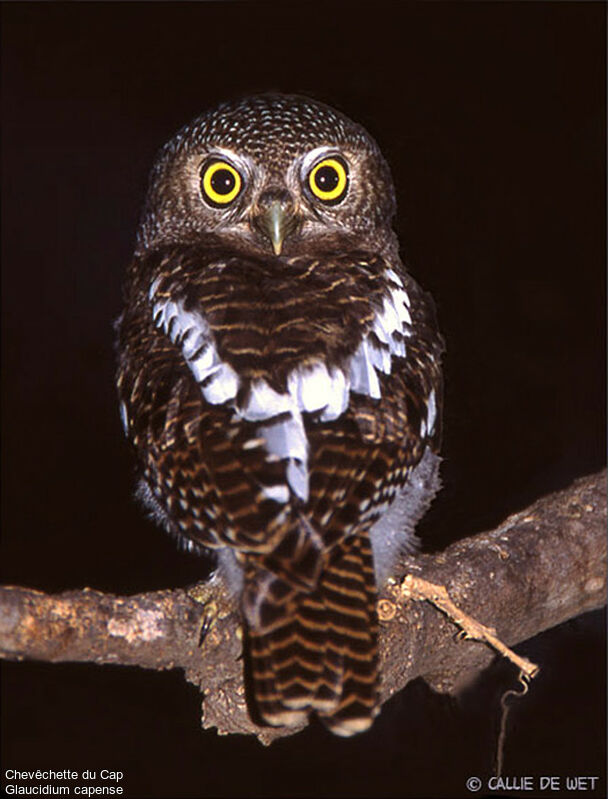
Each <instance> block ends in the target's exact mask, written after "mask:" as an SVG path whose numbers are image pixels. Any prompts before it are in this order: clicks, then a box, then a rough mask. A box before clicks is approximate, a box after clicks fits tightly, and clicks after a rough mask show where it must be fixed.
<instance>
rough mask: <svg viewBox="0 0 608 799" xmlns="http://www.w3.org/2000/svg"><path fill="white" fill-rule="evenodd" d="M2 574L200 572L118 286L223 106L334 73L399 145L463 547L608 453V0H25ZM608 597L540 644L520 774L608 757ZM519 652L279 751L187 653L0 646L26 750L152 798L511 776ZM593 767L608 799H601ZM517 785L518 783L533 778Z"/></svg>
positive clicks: (10, 745)
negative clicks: (498, 773) (607, 189)
mask: <svg viewBox="0 0 608 799" xmlns="http://www.w3.org/2000/svg"><path fill="white" fill-rule="evenodd" d="M2 15H3V204H2V214H3V217H2V223H3V224H2V238H3V295H2V308H3V320H2V324H3V338H2V353H3V366H2V372H3V394H2V456H3V474H2V477H3V496H2V499H3V502H2V521H3V571H4V574H3V580H4V582H10V583H16V584H23V585H28V586H32V587H35V588H40V589H43V590H47V591H56V590H63V589H68V588H79V587H82V586H85V585H88V586H92V587H95V588H98V589H103V590H107V591H112V592H124V593H127V592H136V591H143V590H146V589H156V588H162V587H172V586H176V585H186V584H189V583H191V582H193V581H194V580H196V579H197V578H199V577H200V576H201V574H202V573H203V570H204V566H203V564H202V563H201V562H200V561H198V560H196V559H194V558H191V557H188V556H186V555H182V554H180V553H178V552H176V551H175V548H174V546H173V542H172V541H170V540H168V539H166V538H165V537H164V536H163V535H162V534H161V533H160V532H158V531H157V530H156V529H154V528H153V527H152V526H151V524H150V523H149V522H147V521H146V520H145V519H144V518H143V517H142V514H141V512H140V511H139V509H138V507H137V506H136V505H135V503H134V502H133V499H132V496H131V491H132V474H131V462H130V458H129V453H128V450H127V447H126V444H125V442H124V441H123V438H122V430H121V426H120V422H119V418H118V413H117V408H116V398H115V390H114V384H113V373H114V353H113V332H112V327H111V323H112V320H113V319H114V318H115V317H116V316H117V315H118V313H119V312H120V308H121V282H122V276H123V271H124V268H125V266H126V264H127V263H128V261H129V258H130V254H131V251H132V247H133V242H134V232H135V228H136V225H137V221H138V213H139V208H140V205H141V202H142V199H143V195H144V192H145V186H146V180H147V172H148V170H149V168H150V165H151V163H152V161H153V159H154V155H155V153H156V151H157V150H158V148H159V147H160V146H161V145H162V144H163V142H164V141H165V140H166V139H167V138H169V137H170V136H171V135H172V134H173V133H174V132H175V131H176V130H177V128H178V127H180V126H181V125H182V124H183V123H185V122H186V121H188V120H189V119H190V118H192V117H193V116H196V115H197V114H199V113H200V112H201V111H203V110H204V109H206V108H207V107H209V106H210V105H213V104H215V103H216V102H218V101H220V100H224V99H228V98H231V97H237V96H241V95H244V94H248V93H251V92H256V91H265V90H280V91H286V92H297V93H301V94H307V95H310V96H313V97H316V98H317V99H319V100H322V101H324V102H327V103H329V104H330V105H334V106H336V107H337V108H339V109H340V110H342V111H344V112H345V113H347V114H348V115H349V116H351V117H352V118H354V119H356V120H357V121H359V122H361V123H362V124H363V125H364V126H365V127H367V128H368V130H369V131H370V132H371V133H372V135H374V136H375V138H376V139H377V140H378V142H379V144H380V146H381V148H382V150H383V152H384V153H385V155H386V157H387V159H388V161H389V163H390V164H391V166H392V169H393V173H394V177H395V182H396V186H397V195H398V202H399V214H398V219H397V222H396V225H397V229H398V231H399V234H400V240H401V242H402V247H403V254H404V257H405V258H406V259H407V261H408V263H409V264H410V268H411V271H412V272H413V274H414V275H415V276H416V278H417V279H418V280H419V281H420V283H421V284H422V285H423V286H424V287H425V288H427V289H429V290H430V291H431V292H432V293H433V295H434V297H435V300H436V303H437V307H438V313H439V319H440V323H441V327H442V329H443V331H444V333H445V336H446V339H447V344H448V353H447V357H446V362H445V367H446V413H445V443H444V455H445V458H446V460H445V464H444V470H443V475H444V483H445V488H444V491H443V492H442V494H441V496H440V498H439V499H438V500H437V502H436V504H435V506H434V508H433V510H432V512H431V514H430V516H429V518H428V519H427V520H426V521H425V523H424V525H423V531H424V535H425V541H426V542H427V546H429V547H440V546H441V545H442V544H444V543H445V542H447V541H448V540H450V539H452V538H458V537H461V536H463V535H467V534H469V533H471V532H474V531H477V530H480V529H483V528H485V527H488V526H490V525H492V524H494V523H497V522H498V521H500V520H501V519H502V518H503V517H504V515H506V514H507V513H509V512H512V511H514V510H517V509H520V508H521V507H523V506H525V504H526V503H527V502H528V501H530V500H532V499H534V498H536V497H538V496H539V495H541V494H542V493H544V492H546V491H547V490H552V489H557V488H560V487H563V486H565V485H567V484H568V483H569V482H570V481H571V480H572V479H573V478H574V477H577V476H579V475H582V474H585V473H588V472H591V471H593V470H595V469H597V468H599V467H600V466H601V465H602V464H603V462H604V405H605V403H604V383H605V374H604V296H605V293H604V269H605V202H604V186H605V100H604V97H605V77H604V74H605V44H604V36H605V6H604V4H601V3H592V4H585V3H574V4H570V3H542V4H536V3H487V4H474V3H471V4H461V3H451V4H443V3H419V4H413V5H409V4H406V3H397V2H394V3H393V2H388V3H387V2H374V3H369V4H365V5H356V4H355V3H346V2H345V3H340V4H336V3H332V2H324V3H317V2H300V3H279V2H276V3H258V2H249V3H237V2H234V3H231V2H225V3H205V2H203V3H192V4H181V3H173V4H165V3H133V4H131V3H108V4H96V3H95V4H93V3H74V4H60V3H44V4H37V3H5V4H4V6H3V8H2ZM603 638H604V627H603V621H602V616H601V614H599V613H595V614H588V615H587V616H586V617H584V618H582V619H578V620H576V621H573V622H570V623H568V624H566V625H562V627H561V628H559V629H558V630H557V631H553V632H551V633H548V634H546V635H545V636H541V637H539V638H538V639H535V640H534V641H532V642H528V643H527V644H525V645H522V646H521V647H520V648H519V650H520V651H522V652H524V653H525V654H527V655H528V656H529V657H532V658H533V659H536V660H537V662H540V664H541V666H542V668H543V672H542V676H541V677H540V678H539V679H538V680H537V681H536V682H535V683H534V684H533V685H532V687H531V689H530V693H529V695H528V697H526V699H525V700H523V701H521V702H519V703H517V706H516V707H514V709H513V710H512V711H511V716H510V727H509V729H510V733H509V737H508V738H507V745H506V750H505V772H506V773H507V774H509V775H525V774H532V775H539V774H545V775H560V776H562V777H564V776H566V775H576V774H587V775H603V773H604V748H605V731H604V724H605V721H604V696H605V685H604V683H605V679H604V673H605V657H604V644H603ZM513 682H514V674H513V671H512V670H510V669H509V668H505V667H504V666H502V665H498V666H495V667H494V668H493V669H491V670H490V671H489V672H488V673H486V674H485V675H483V676H482V677H481V678H480V680H479V683H478V684H477V685H476V686H474V687H472V688H471V689H470V690H469V692H468V693H467V694H466V695H465V696H464V697H463V698H462V700H461V701H460V703H456V702H455V701H452V700H448V699H446V698H442V697H438V696H436V695H434V694H432V693H431V692H430V691H429V690H428V689H427V688H426V687H425V686H424V685H423V684H421V683H414V684H411V685H410V686H409V687H408V688H407V689H406V690H405V691H404V692H403V693H402V694H401V695H400V696H399V697H397V698H396V699H395V700H393V701H392V702H391V703H390V704H389V705H388V706H387V707H386V708H385V710H384V712H383V714H382V716H381V717H380V719H379V720H378V721H377V722H376V724H375V726H374V728H373V730H372V731H371V732H370V733H367V734H365V735H363V736H359V737H358V738H357V739H355V740H349V741H343V740H337V739H334V738H332V737H331V736H330V735H329V734H328V733H326V732H325V731H324V730H323V729H321V728H320V727H319V726H316V725H313V726H312V727H311V728H309V729H308V730H306V731H305V732H303V733H302V734H300V735H298V736H295V737H293V738H290V739H285V740H283V741H281V742H279V743H278V744H276V745H274V746H273V747H271V748H270V749H264V748H263V747H262V746H260V745H259V744H258V743H257V742H255V741H253V740H250V739H245V738H237V737H232V738H229V739H227V738H220V737H218V736H217V735H216V734H215V732H213V731H209V732H205V733H201V732H200V730H199V719H198V716H199V701H198V697H197V694H196V692H195V690H194V689H193V688H192V687H191V686H188V685H186V684H185V683H184V682H183V680H182V677H181V675H180V674H179V673H167V674H156V673H146V672H140V671H138V670H136V669H128V668H121V667H116V668H109V667H106V668H98V667H93V666H84V665H82V666H81V665H78V666H72V665H60V666H48V665H44V664H36V663H30V664H6V665H5V666H4V667H3V682H2V688H3V716H2V719H3V732H4V735H3V767H4V768H26V767H27V768H42V767H53V768H61V769H63V768H72V769H79V770H82V769H85V768H90V769H92V768H97V769H100V768H104V767H105V768H110V769H122V770H123V771H124V772H125V775H126V776H125V781H124V783H123V785H124V787H125V789H126V791H127V794H128V795H130V796H142V797H145V796H155V797H168V796H180V797H181V796H216V795H222V796H239V795H246V796H270V795H272V796H296V795H307V796H308V795H312V796H318V795H320V796H323V795H336V796H338V795H344V796H385V795H386V796H420V795H430V796H441V795H443V796H448V795H449V796H465V795H467V792H466V789H465V787H464V779H465V777H466V776H469V775H474V774H479V775H480V776H482V777H484V776H487V775H488V774H489V773H491V768H492V758H493V753H494V743H495V739H496V727H497V719H498V710H497V708H498V697H499V695H500V692H501V691H503V690H505V688H506V687H508V686H510V685H512V684H513ZM604 791H605V787H604V786H603V784H602V785H600V786H598V789H597V791H595V792H593V793H594V795H598V796H599V795H603V793H604ZM511 795H512V794H511Z"/></svg>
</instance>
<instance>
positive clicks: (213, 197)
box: [201, 161, 243, 208]
mask: <svg viewBox="0 0 608 799" xmlns="http://www.w3.org/2000/svg"><path fill="white" fill-rule="evenodd" d="M201 186H202V189H203V197H204V198H205V200H207V202H208V203H209V204H210V205H213V206H215V207H216V208H217V207H221V206H224V205H229V204H230V203H231V202H232V201H233V200H235V199H236V198H237V197H238V195H239V194H240V191H241V188H242V186H243V181H242V179H241V176H240V175H239V173H238V172H237V171H236V169H235V168H234V167H233V166H232V164H229V163H228V162H227V161H212V162H211V163H208V164H206V165H205V167H204V169H203V174H202V177H201Z"/></svg>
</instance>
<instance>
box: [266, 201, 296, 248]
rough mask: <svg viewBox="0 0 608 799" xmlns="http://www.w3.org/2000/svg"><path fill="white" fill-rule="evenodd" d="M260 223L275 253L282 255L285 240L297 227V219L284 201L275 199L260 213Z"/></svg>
mask: <svg viewBox="0 0 608 799" xmlns="http://www.w3.org/2000/svg"><path fill="white" fill-rule="evenodd" d="M258 224H259V227H260V229H261V230H262V232H263V233H264V235H265V236H268V238H269V239H270V242H271V244H272V249H273V251H274V254H275V255H280V254H281V250H282V249H283V241H284V240H285V237H286V236H288V235H289V234H290V233H291V232H292V230H293V229H294V228H295V227H296V224H297V220H296V218H295V216H294V214H293V212H292V211H291V210H288V209H287V208H286V207H285V204H284V203H282V202H280V201H279V200H275V201H274V202H272V203H271V204H270V205H269V206H268V208H267V209H266V210H265V211H264V212H263V213H262V214H261V215H260V217H259V218H258Z"/></svg>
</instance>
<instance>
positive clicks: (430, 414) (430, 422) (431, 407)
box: [426, 389, 437, 433]
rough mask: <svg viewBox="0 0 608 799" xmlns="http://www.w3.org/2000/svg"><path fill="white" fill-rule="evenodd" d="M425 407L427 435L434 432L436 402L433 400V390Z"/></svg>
mask: <svg viewBox="0 0 608 799" xmlns="http://www.w3.org/2000/svg"><path fill="white" fill-rule="evenodd" d="M426 407H427V414H426V425H427V428H428V431H429V433H432V432H433V431H434V430H435V421H436V419H437V401H436V399H435V389H433V390H432V391H431V393H430V394H429V398H428V400H427V403H426Z"/></svg>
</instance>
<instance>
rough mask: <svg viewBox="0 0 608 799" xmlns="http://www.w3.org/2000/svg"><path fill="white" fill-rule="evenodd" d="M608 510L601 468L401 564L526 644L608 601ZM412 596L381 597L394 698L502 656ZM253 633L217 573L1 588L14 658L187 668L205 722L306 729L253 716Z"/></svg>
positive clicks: (259, 730) (387, 686)
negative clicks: (116, 586) (43, 588)
mask: <svg viewBox="0 0 608 799" xmlns="http://www.w3.org/2000/svg"><path fill="white" fill-rule="evenodd" d="M605 517H606V473H605V472H600V473H598V474H595V475H592V476H589V477H585V478H581V479H579V480H577V481H576V482H575V483H573V484H572V485H571V486H570V487H569V488H567V489H566V490H563V491H560V492H557V493H554V494H551V495H548V496H546V497H543V498H541V499H539V500H538V501H537V502H535V503H534V504H533V505H531V506H530V507H529V508H527V509H525V510H524V511H522V512H519V513H516V514H514V515H512V516H510V517H509V518H508V519H506V521H505V522H504V523H503V524H501V525H500V526H499V527H498V528H497V529H495V530H492V531H489V532H484V533H480V534H478V535H475V536H472V537H470V538H467V539H464V540H462V541H459V542H457V543H455V544H453V545H452V546H450V547H448V548H447V549H446V550H445V551H443V552H441V553H439V554H432V555H431V554H419V555H415V556H411V557H409V558H407V559H405V560H404V563H403V569H402V574H405V575H408V574H411V575H413V576H415V577H421V578H424V580H427V581H429V582H431V583H434V584H436V585H443V586H445V587H446V588H447V590H448V592H449V595H450V597H451V599H452V600H453V602H454V603H455V604H456V605H457V606H458V607H459V608H460V609H462V610H463V611H464V612H466V613H468V614H469V615H471V616H472V617H474V618H475V619H476V620H478V621H480V622H482V623H483V624H486V625H488V626H490V627H492V628H494V629H495V630H496V631H497V634H498V636H499V638H500V639H501V640H502V641H503V642H504V643H506V644H508V645H514V644H516V643H519V642H521V641H525V640H526V639H528V638H530V637H532V636H534V635H536V634H538V633H540V632H542V631H543V630H546V629H548V628H550V627H553V626H555V625H557V624H560V623H561V622H563V621H566V620H567V619H569V618H572V617H574V616H577V615H579V614H581V613H584V612H585V611H589V610H592V609H594V608H598V607H601V606H602V605H603V604H604V603H605V585H606V536H605ZM410 585H411V582H410ZM408 597H411V594H409V593H408V582H407V579H406V580H403V581H401V580H394V581H392V582H391V584H389V585H388V586H387V587H386V589H385V590H384V591H383V593H382V596H381V598H380V602H379V615H380V619H381V638H380V648H381V664H382V665H381V668H382V700H383V701H385V700H386V699H388V698H389V697H390V696H392V695H393V694H394V693H395V692H397V691H399V690H400V689H401V688H403V687H404V686H405V685H406V683H408V682H409V681H410V680H412V679H414V678H415V677H423V678H424V679H425V680H426V681H427V682H429V683H430V684H431V685H432V686H433V687H434V688H436V689H437V690H440V691H443V692H447V691H454V690H457V689H458V688H459V687H460V686H461V685H463V684H464V683H466V682H467V681H468V680H469V679H471V678H472V677H473V676H475V675H476V674H477V673H478V672H479V670H480V669H482V668H484V667H485V666H486V665H487V664H488V663H489V662H490V660H491V659H492V658H493V657H494V653H493V652H492V650H491V649H490V648H489V647H488V646H486V645H484V644H481V643H477V642H470V641H464V640H462V639H461V637H459V636H457V635H455V632H456V628H455V627H454V624H453V623H452V622H451V621H449V620H448V619H447V618H446V616H445V615H443V614H442V613H440V612H439V611H438V610H437V609H436V608H435V607H432V606H431V605H430V604H429V603H428V602H420V601H412V600H411V598H408ZM242 637H243V636H242V629H241V626H240V620H239V614H238V610H237V607H236V602H235V600H234V599H233V598H231V597H230V596H229V594H228V593H227V591H226V589H225V587H224V585H223V584H222V583H221V582H219V581H218V580H212V581H210V582H208V583H202V584H199V585H195V586H192V587H191V588H189V589H180V590H173V591H157V592H149V593H146V594H137V595H134V596H125V597H120V596H112V595H109V594H103V593H100V592H98V591H94V590H91V589H89V588H85V589H83V590H81V591H69V592H65V593H62V594H57V595H48V594H44V593H41V592H39V591H32V590H29V589H26V588H20V587H12V586H7V587H4V588H1V589H0V654H1V656H2V657H3V658H6V659H11V660H22V659H26V658H27V659H35V660H45V661H50V662H60V661H79V662H85V661H89V662H91V661H92V662H94V663H99V664H101V663H120V664H127V665H137V666H141V667H143V668H150V669H158V670H160V669H172V668H181V669H183V670H184V673H185V677H186V679H187V680H188V681H190V682H192V683H194V684H195V685H197V686H198V687H199V688H200V690H201V692H202V693H203V694H204V702H203V726H204V727H212V726H215V727H217V728H218V731H219V732H220V733H222V734H229V733H235V732H237V733H253V734H255V735H257V736H258V738H259V739H260V740H261V741H262V742H264V743H269V742H270V741H272V740H274V739H275V738H278V737H281V736H284V735H288V734H290V733H291V732H294V730H287V729H284V728H278V729H274V728H263V727H258V726H256V725H255V724H253V722H252V721H251V720H250V719H249V716H248V713H247V706H246V701H245V687H244V683H243V660H242V658H241V653H242Z"/></svg>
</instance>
